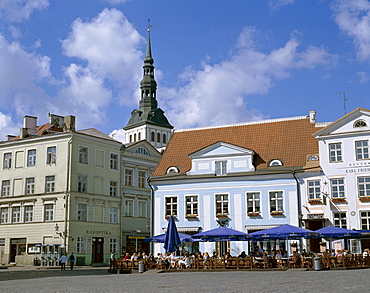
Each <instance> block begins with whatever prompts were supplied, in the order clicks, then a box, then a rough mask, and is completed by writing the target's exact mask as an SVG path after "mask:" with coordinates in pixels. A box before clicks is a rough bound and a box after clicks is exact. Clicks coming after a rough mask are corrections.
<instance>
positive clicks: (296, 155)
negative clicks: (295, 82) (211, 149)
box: [153, 118, 322, 176]
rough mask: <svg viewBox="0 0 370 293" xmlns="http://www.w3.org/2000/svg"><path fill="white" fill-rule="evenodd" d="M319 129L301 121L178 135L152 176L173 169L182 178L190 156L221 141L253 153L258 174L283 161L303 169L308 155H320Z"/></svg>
mask: <svg viewBox="0 0 370 293" xmlns="http://www.w3.org/2000/svg"><path fill="white" fill-rule="evenodd" d="M320 129H322V127H321V128H318V127H315V124H310V122H309V119H308V118H301V119H292V120H290V119H286V120H285V119H282V120H281V121H272V122H269V123H265V122H264V123H253V124H245V125H238V126H225V127H218V128H208V129H198V130H197V129H195V130H189V131H188V130H187V131H179V132H175V133H174V134H173V136H172V138H171V140H170V142H169V144H168V146H167V149H166V151H165V152H164V154H163V157H162V160H161V161H160V163H159V164H158V166H157V168H156V170H155V171H154V173H153V176H161V175H165V174H166V171H167V169H168V168H169V167H172V166H175V167H178V168H179V170H180V172H179V173H180V174H181V173H185V172H187V171H189V170H190V169H191V159H190V158H189V154H192V153H194V152H196V151H198V150H200V149H202V148H205V147H207V146H209V145H211V144H213V143H216V142H218V141H223V142H227V143H230V144H234V145H237V146H240V147H243V148H247V149H251V150H253V151H254V152H255V155H254V162H253V164H254V166H255V167H256V170H260V169H265V168H267V164H268V163H269V162H270V161H271V160H273V159H280V160H282V161H283V163H284V166H285V167H299V166H304V165H305V164H306V157H307V155H308V154H317V153H318V152H319V148H318V143H317V140H316V139H315V138H314V137H313V136H312V134H313V133H315V132H316V131H318V130H320Z"/></svg>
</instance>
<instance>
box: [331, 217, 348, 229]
mask: <svg viewBox="0 0 370 293" xmlns="http://www.w3.org/2000/svg"><path fill="white" fill-rule="evenodd" d="M333 220H334V227H339V228H344V229H347V217H346V213H333Z"/></svg>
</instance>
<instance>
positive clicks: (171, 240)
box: [163, 216, 181, 252]
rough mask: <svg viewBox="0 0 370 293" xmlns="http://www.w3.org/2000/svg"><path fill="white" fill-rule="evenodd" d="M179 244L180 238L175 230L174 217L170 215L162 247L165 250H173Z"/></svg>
mask: <svg viewBox="0 0 370 293" xmlns="http://www.w3.org/2000/svg"><path fill="white" fill-rule="evenodd" d="M180 244H181V240H180V236H179V233H178V232H177V228H176V223H175V219H174V218H173V216H170V219H169V220H168V226H167V231H166V237H165V239H164V246H163V247H164V249H165V250H166V251H169V252H174V251H176V249H177V247H178V246H179V245H180Z"/></svg>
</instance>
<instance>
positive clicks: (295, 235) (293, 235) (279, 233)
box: [249, 224, 320, 240]
mask: <svg viewBox="0 0 370 293" xmlns="http://www.w3.org/2000/svg"><path fill="white" fill-rule="evenodd" d="M249 235H250V236H252V238H253V239H255V240H262V239H299V238H301V237H305V238H315V237H316V238H319V237H320V234H319V233H317V232H313V231H311V230H308V229H304V228H300V227H296V226H292V225H288V224H286V225H281V226H277V227H273V228H270V229H266V230H262V231H257V232H253V233H250V234H249Z"/></svg>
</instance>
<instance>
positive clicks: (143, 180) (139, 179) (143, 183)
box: [137, 170, 146, 188]
mask: <svg viewBox="0 0 370 293" xmlns="http://www.w3.org/2000/svg"><path fill="white" fill-rule="evenodd" d="M143 174H144V176H143ZM137 186H138V187H140V188H146V171H144V170H139V171H138V175H137Z"/></svg>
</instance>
